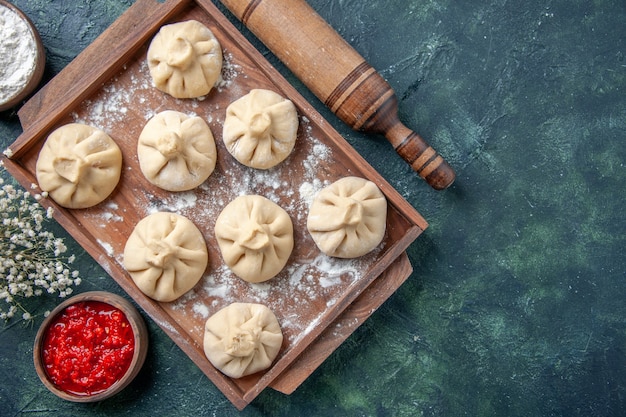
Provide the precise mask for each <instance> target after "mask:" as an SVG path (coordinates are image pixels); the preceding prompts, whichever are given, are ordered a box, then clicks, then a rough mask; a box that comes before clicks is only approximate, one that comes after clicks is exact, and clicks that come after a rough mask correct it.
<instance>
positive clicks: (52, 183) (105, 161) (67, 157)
mask: <svg viewBox="0 0 626 417" xmlns="http://www.w3.org/2000/svg"><path fill="white" fill-rule="evenodd" d="M35 171H36V175H37V181H38V182H39V188H41V190H42V191H47V192H48V195H49V196H50V197H51V198H52V199H53V200H54V201H56V202H57V203H58V204H60V205H61V206H63V207H67V208H71V209H81V208H87V207H91V206H95V205H96V204H98V203H100V202H102V201H103V200H104V199H106V198H107V197H108V196H109V195H110V194H111V193H112V192H113V190H114V189H115V187H116V186H117V183H118V182H119V180H120V175H121V173H122V151H121V150H120V148H119V147H118V146H117V144H116V143H115V142H114V141H113V139H111V137H110V136H109V135H107V134H106V133H105V132H103V131H102V130H100V129H97V128H95V127H92V126H88V125H84V124H79V123H70V124H67V125H64V126H61V127H59V128H58V129H56V130H55V131H53V132H52V133H51V134H50V135H49V136H48V138H47V139H46V142H45V143H44V145H43V148H42V149H41V151H40V152H39V157H38V158H37V165H36V168H35Z"/></svg>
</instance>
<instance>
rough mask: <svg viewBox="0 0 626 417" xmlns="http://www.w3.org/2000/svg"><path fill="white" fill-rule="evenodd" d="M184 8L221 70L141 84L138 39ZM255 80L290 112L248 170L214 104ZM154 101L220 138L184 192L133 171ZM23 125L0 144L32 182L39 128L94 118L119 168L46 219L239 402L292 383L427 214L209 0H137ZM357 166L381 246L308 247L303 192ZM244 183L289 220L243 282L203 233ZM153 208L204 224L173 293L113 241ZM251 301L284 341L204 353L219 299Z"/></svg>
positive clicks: (395, 260)
mask: <svg viewBox="0 0 626 417" xmlns="http://www.w3.org/2000/svg"><path fill="white" fill-rule="evenodd" d="M189 19H196V20H198V21H200V22H202V23H204V24H205V25H206V26H207V27H209V28H210V29H211V30H212V31H213V33H214V34H215V36H216V37H217V38H218V40H219V41H220V44H221V46H222V49H223V52H224V57H225V62H224V68H223V71H222V81H221V82H220V83H219V85H218V86H217V87H216V88H215V89H214V90H213V91H212V92H211V93H210V94H209V95H208V96H206V97H204V98H202V99H198V100H195V99H194V100H178V99H174V98H172V97H170V96H168V95H166V94H164V93H162V92H160V91H158V90H156V89H155V88H154V87H153V86H152V83H151V78H150V75H149V71H148V68H147V64H146V51H147V47H148V45H149V42H150V39H151V38H152V36H154V34H155V33H156V32H157V31H158V30H159V29H160V27H161V26H162V25H164V24H167V23H172V22H177V21H184V20H189ZM253 88H266V89H271V90H274V91H276V92H278V93H280V94H281V95H283V96H284V97H287V98H289V99H291V100H292V101H293V102H294V104H295V105H296V108H297V110H298V113H299V116H300V127H299V131H298V139H297V142H296V147H295V149H294V151H293V152H292V154H291V155H290V156H289V158H288V159H287V160H285V161H284V162H283V163H281V164H280V165H279V166H277V167H275V168H273V169H271V170H267V171H259V170H254V169H251V168H248V167H244V166H242V165H240V164H239V163H238V162H236V161H235V160H234V158H232V157H231V156H230V154H229V153H228V152H227V150H226V149H225V147H224V145H223V142H222V122H223V120H224V117H225V112H226V107H227V106H228V104H230V103H231V102H232V101H234V100H236V99H237V98H239V97H241V96H243V95H245V94H246V93H247V92H248V91H249V90H251V89H253ZM163 110H177V111H181V112H184V113H187V114H194V115H198V116H200V117H202V118H204V119H205V120H206V121H207V122H208V124H209V126H210V127H211V129H212V131H213V134H214V136H215V140H216V145H217V149H218V163H217V167H216V170H215V172H214V173H213V174H212V175H211V177H209V179H208V180H207V181H206V182H205V183H204V184H202V185H201V186H200V187H198V188H197V189H195V190H192V191H189V192H183V193H170V192H166V191H163V190H161V189H158V188H156V187H154V186H152V185H151V184H150V183H149V182H148V181H146V180H145V178H144V177H143V175H142V173H141V171H140V169H139V164H138V160H137V155H136V146H137V138H138V136H139V134H140V132H141V130H142V129H143V127H144V126H145V124H146V122H147V121H148V120H149V119H150V117H152V116H153V115H155V114H157V113H158V112H160V111H163ZM19 116H20V120H21V122H22V125H23V127H24V133H23V134H22V135H20V137H19V138H18V139H17V140H16V141H15V143H14V144H13V145H12V146H11V148H10V149H11V152H12V155H11V158H10V159H8V160H6V161H5V164H6V166H7V169H8V170H9V171H10V172H11V174H12V175H13V176H14V177H15V178H16V179H17V180H18V181H19V182H20V183H21V184H22V185H23V186H24V187H25V188H26V189H30V188H31V187H30V186H31V184H34V183H36V177H35V164H36V160H37V156H38V152H39V150H40V149H41V146H42V145H43V142H44V141H45V139H46V137H47V135H48V134H49V133H50V132H51V131H52V130H54V129H55V128H57V127H59V126H61V125H63V124H65V123H68V122H82V123H86V124H90V125H93V126H96V127H99V128H101V129H103V130H105V131H106V132H107V133H108V134H109V135H111V137H112V138H113V139H114V140H115V141H116V142H117V143H118V145H119V146H120V148H121V150H122V154H123V158H124V165H123V172H122V178H121V180H120V183H119V185H118V187H117V188H116V190H115V191H114V192H113V194H112V195H111V196H110V197H109V198H108V199H107V200H106V201H104V202H103V203H101V204H99V205H97V206H95V207H92V208H89V209H84V210H68V209H64V208H62V207H60V206H58V205H56V204H55V203H54V202H53V201H51V200H49V199H44V200H43V201H42V204H43V205H44V206H52V207H53V208H54V209H55V210H54V211H55V218H56V219H57V221H58V222H59V223H60V224H61V225H62V226H63V227H64V228H65V229H66V230H67V231H68V232H69V233H70V234H71V235H72V236H73V237H74V238H75V239H76V240H77V241H78V242H79V243H80V244H81V245H82V246H83V247H84V248H85V250H87V251H88V252H89V253H90V254H91V255H92V256H93V257H94V258H95V259H96V260H97V261H98V262H99V263H100V265H102V267H103V268H104V269H105V270H106V271H107V272H108V273H109V274H110V275H111V276H112V277H113V278H114V279H115V280H116V282H118V283H119V284H120V286H121V287H122V288H123V289H124V290H125V291H126V292H127V293H128V294H129V296H130V297H132V298H133V299H134V300H135V301H136V302H137V304H139V305H140V306H141V307H142V308H143V309H144V310H145V311H146V313H147V314H148V315H149V316H150V317H151V318H152V319H153V320H154V321H155V322H156V323H157V324H158V325H159V326H160V327H161V328H162V329H163V330H164V331H165V332H166V333H167V334H168V335H169V336H170V337H171V338H172V339H173V340H174V341H175V342H176V343H177V345H178V346H179V347H180V348H181V349H182V350H183V351H184V352H185V353H186V354H187V355H188V356H189V357H190V358H191V359H192V360H193V361H194V362H195V363H196V364H197V365H198V367H199V368H200V369H201V370H202V371H203V372H204V373H205V374H206V375H207V376H208V377H209V379H211V381H213V383H214V384H215V385H216V386H217V387H218V388H219V389H220V390H221V391H222V392H223V393H224V395H225V396H226V397H227V398H228V399H229V400H230V401H231V402H232V403H233V404H234V405H235V406H236V407H237V408H239V409H243V408H244V407H245V406H246V405H247V404H248V403H250V401H252V400H253V399H254V398H255V397H256V396H257V395H258V394H259V393H260V392H261V391H262V390H263V389H264V388H266V387H268V386H272V387H274V388H276V389H277V390H279V391H282V392H285V393H290V392H292V391H293V390H295V389H296V387H297V386H298V385H300V384H301V383H302V381H304V379H305V378H306V377H307V376H308V375H310V373H312V372H313V371H314V369H315V368H316V367H317V366H318V365H319V364H320V363H321V362H322V361H323V360H324V359H325V358H326V357H327V356H328V355H330V353H331V352H332V351H333V350H334V349H335V348H336V347H337V346H339V345H340V344H341V342H342V341H343V340H345V338H347V337H348V335H350V334H351V333H352V331H354V329H355V328H356V327H358V325H359V324H361V323H362V322H363V321H364V320H365V319H366V318H367V317H368V316H369V315H370V314H371V313H372V312H373V311H374V310H375V309H376V308H377V307H378V306H380V304H382V302H384V300H386V299H387V298H388V297H389V296H390V295H391V293H393V291H395V290H396V289H397V288H398V287H399V286H400V285H401V283H402V282H403V281H404V280H405V279H406V278H407V277H408V276H409V274H410V273H411V266H410V264H409V262H408V259H407V257H406V254H405V250H406V248H407V247H408V246H409V245H410V244H411V242H413V241H414V240H415V239H416V238H417V237H418V236H419V235H420V234H421V233H422V231H423V230H424V229H425V228H426V227H427V223H426V221H425V220H424V219H423V218H422V216H420V214H419V213H418V212H417V211H416V210H415V209H414V208H413V207H412V206H411V205H410V204H409V203H408V202H406V200H404V199H403V198H402V197H401V196H400V195H399V194H398V193H397V192H396V191H395V190H394V189H393V187H391V186H390V185H389V184H388V183H387V182H386V181H385V180H384V179H383V178H382V177H381V176H380V175H379V174H378V173H377V172H376V171H375V170H374V169H373V168H372V167H371V166H370V165H369V164H367V162H366V161H365V160H363V158H361V157H360V156H359V155H358V154H357V153H356V151H354V149H353V148H352V147H351V146H350V145H349V144H348V143H347V142H346V141H345V140H344V139H343V138H342V137H341V136H340V135H339V134H338V133H337V132H336V131H335V130H334V129H333V128H332V127H331V126H330V125H329V124H328V123H327V122H326V121H325V120H324V119H323V118H322V117H321V116H320V115H319V113H317V112H316V111H315V109H314V108H313V107H312V106H311V105H310V104H309V103H307V102H306V100H304V99H303V98H302V96H300V95H299V94H298V93H297V91H296V90H295V89H294V88H293V87H292V86H291V85H290V84H289V83H288V82H287V81H286V80H285V79H284V78H283V77H282V76H281V75H280V74H279V73H278V72H277V71H276V70H275V69H274V68H273V67H272V66H271V65H270V64H269V63H268V62H267V61H266V60H265V58H264V57H263V56H262V55H261V54H260V53H259V52H258V51H257V50H256V49H255V48H254V47H253V46H252V45H250V44H249V42H247V40H246V39H245V38H244V37H243V36H242V35H241V33H239V31H237V29H236V28H235V27H233V26H232V25H231V24H230V22H229V21H228V19H226V18H225V17H224V16H223V15H222V14H221V12H219V10H218V9H217V8H216V7H215V6H214V5H213V4H212V3H211V2H210V1H209V0H197V1H189V0H187V1H185V0H169V1H166V2H165V3H158V2H156V1H154V0H138V1H137V2H136V3H135V4H134V5H133V6H131V7H130V8H129V9H128V11H127V12H126V13H124V14H123V15H122V16H121V17H120V18H119V19H118V20H117V21H115V22H114V23H113V25H112V26H111V27H110V28H109V29H107V30H106V31H105V32H104V33H103V34H102V35H101V36H100V37H98V38H97V39H96V40H95V41H94V43H93V44H92V45H90V46H89V47H88V48H87V49H85V51H83V52H82V53H81V54H80V55H79V56H78V57H77V58H76V59H75V60H74V61H72V63H70V64H69V65H68V66H67V67H66V68H65V69H64V70H63V71H62V72H61V73H60V74H59V75H58V76H57V77H55V78H54V79H53V80H52V81H51V82H50V83H49V84H48V85H47V86H46V87H44V88H43V89H42V90H41V91H40V92H39V93H38V94H37V95H35V96H34V97H33V98H32V99H31V100H30V101H29V102H28V103H26V105H25V106H24V107H22V109H21V110H20V112H19ZM347 175H356V176H361V177H364V178H368V179H370V180H371V181H373V182H375V183H376V184H377V185H378V186H379V188H380V189H381V190H382V192H383V193H384V194H385V196H386V198H387V201H388V203H389V210H388V216H387V233H386V235H385V238H384V240H383V242H382V243H381V245H380V246H379V247H378V248H377V249H375V250H374V251H373V252H372V253H370V254H368V255H366V256H364V257H362V258H359V259H357V260H339V259H334V258H330V257H327V256H325V255H323V254H321V253H320V252H319V250H318V249H317V247H316V246H315V244H314V243H313V241H312V239H311V238H310V236H309V235H308V232H307V231H306V216H307V213H308V204H309V202H310V199H311V197H312V196H313V194H314V193H315V192H316V191H318V190H319V189H320V188H322V187H323V186H325V185H327V184H330V183H331V182H333V181H335V180H337V179H339V178H342V177H345V176H347ZM242 194H260V195H264V196H266V197H268V198H270V199H271V200H273V201H274V202H276V203H277V204H279V205H280V206H281V207H283V208H284V209H285V210H286V211H287V213H288V214H289V215H290V217H291V218H292V221H293V223H294V239H295V248H294V251H293V253H292V256H291V258H290V260H289V262H288V264H287V266H286V267H285V269H284V270H283V271H282V272H281V273H280V274H279V275H278V276H277V277H275V278H273V279H272V280H270V281H268V282H266V283H263V284H248V283H246V282H244V281H242V280H240V279H238V278H236V277H235V276H234V275H233V274H232V273H231V272H230V271H229V270H228V268H227V267H226V266H225V265H224V263H223V261H222V259H221V256H220V253H219V249H218V246H217V243H216V241H215V238H214V234H213V227H214V224H215V223H214V222H215V219H216V217H217V215H218V214H219V213H220V211H221V210H222V208H223V207H224V206H225V205H226V204H228V203H229V202H230V201H231V200H232V199H234V198H235V197H237V196H238V195H242ZM155 211H172V212H177V213H179V214H181V215H184V216H186V217H188V218H189V219H190V220H192V221H193V222H194V223H195V224H196V226H198V228H199V229H200V230H201V231H202V232H203V235H204V237H205V240H206V242H207V246H208V249H209V267H208V268H207V271H206V273H205V275H204V276H203V278H202V279H201V281H200V282H199V283H198V285H196V287H195V288H194V289H193V290H191V291H190V292H189V293H187V294H186V295H185V296H183V297H182V298H181V299H179V300H176V301H174V302H171V303H160V302H156V301H154V300H151V299H149V298H147V297H146V296H145V295H144V294H143V293H142V292H141V291H140V290H139V289H138V288H137V287H136V286H135V284H134V283H133V282H132V279H131V278H130V277H129V275H128V274H127V273H126V271H125V270H124V268H123V249H124V245H125V243H126V240H127V238H128V236H129V235H130V234H131V232H132V230H133V228H134V226H135V225H136V224H137V223H138V222H139V221H140V220H141V219H142V218H144V217H145V216H147V215H148V214H150V213H152V212H155ZM235 301H238V302H259V303H263V304H266V305H267V306H268V307H270V308H271V309H272V310H273V311H274V313H275V314H276V316H277V318H278V320H279V322H280V323H281V327H282V330H283V334H284V336H285V337H284V342H283V346H282V348H281V351H280V353H279V356H278V358H277V359H276V360H275V362H274V364H273V365H272V367H270V368H269V369H267V370H266V371H263V372H259V373H257V374H254V375H250V376H247V377H244V378H239V379H232V378H228V377H226V376H224V375H223V374H222V373H220V372H219V371H218V370H216V369H215V368H214V367H213V366H212V365H211V364H210V362H209V361H208V360H207V359H206V357H205V356H204V352H203V347H202V340H203V329H204V322H205V321H206V319H207V318H208V317H209V316H210V315H211V314H213V313H214V312H216V311H217V310H219V309H220V308H222V307H225V306H226V305H228V304H230V303H231V302H235Z"/></svg>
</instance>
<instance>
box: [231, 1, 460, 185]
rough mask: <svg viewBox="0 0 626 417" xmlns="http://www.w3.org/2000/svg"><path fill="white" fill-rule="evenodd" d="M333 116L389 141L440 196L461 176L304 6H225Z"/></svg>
mask: <svg viewBox="0 0 626 417" xmlns="http://www.w3.org/2000/svg"><path fill="white" fill-rule="evenodd" d="M221 2H222V3H223V4H224V5H225V6H226V7H227V8H228V9H229V10H230V11H231V12H232V13H233V14H234V15H235V16H236V17H237V18H238V19H240V20H241V21H242V23H243V24H244V25H245V26H246V27H248V28H249V29H250V30H251V31H252V33H254V34H255V35H256V36H257V37H258V38H259V39H260V40H261V41H262V42H263V43H264V44H265V45H266V46H267V47H268V48H269V49H270V50H271V51H272V52H273V53H274V54H275V55H276V56H277V57H278V58H279V59H280V60H281V61H282V62H283V63H284V64H285V65H286V66H287V67H288V68H289V69H290V70H291V71H292V72H293V73H294V74H295V75H296V76H297V77H298V78H299V79H300V80H301V81H302V82H303V83H304V84H305V85H306V86H307V87H308V88H309V89H310V90H311V91H312V92H313V93H314V94H315V95H316V96H317V97H318V98H319V99H320V100H321V101H322V102H323V103H324V104H325V105H326V106H328V107H329V108H330V109H331V110H332V112H333V113H335V114H336V115H337V116H338V117H339V118H340V119H341V120H343V121H344V122H345V123H347V124H348V125H349V126H351V127H352V128H353V129H355V130H359V131H364V132H368V133H379V134H382V135H384V136H385V137H386V138H387V139H388V140H389V142H391V144H392V145H393V147H394V149H395V150H396V152H398V154H399V155H400V156H402V158H403V159H404V160H405V161H406V162H408V163H409V164H410V165H411V167H412V168H413V169H414V170H415V171H416V172H417V173H418V174H419V175H420V177H422V178H424V179H425V180H426V182H428V184H430V185H431V186H432V187H433V188H435V189H437V190H442V189H445V188H447V187H448V186H450V184H452V182H453V181H454V178H455V174H454V171H453V170H452V168H451V167H450V166H449V165H448V163H447V162H446V161H445V160H444V159H443V158H442V157H441V156H440V155H439V154H437V152H436V151H435V150H434V149H433V148H432V147H431V146H429V145H428V144H427V143H426V142H425V141H424V140H423V139H422V138H421V137H420V136H419V135H418V134H417V133H415V132H413V131H412V130H410V129H409V128H407V127H406V126H404V125H403V124H402V122H400V120H399V119H398V100H397V98H396V95H395V93H394V91H393V90H392V88H391V86H390V85H389V84H388V83H387V82H386V81H385V80H384V79H383V78H382V76H381V75H380V74H378V72H376V70H375V69H374V68H372V67H371V66H370V65H369V64H368V63H367V62H365V59H364V58H363V57H362V56H361V55H360V54H359V53H358V52H356V51H355V50H354V49H353V48H352V47H351V46H350V45H349V44H348V43H347V42H346V41H345V40H344V39H343V38H342V37H341V36H340V35H339V34H338V33H337V32H336V31H335V30H334V29H333V28H332V27H331V26H330V25H329V24H328V23H326V21H325V20H324V19H322V17H321V16H320V15H319V14H317V13H316V12H315V11H314V10H313V9H312V8H311V7H310V6H309V5H308V4H307V3H306V1H304V0H221Z"/></svg>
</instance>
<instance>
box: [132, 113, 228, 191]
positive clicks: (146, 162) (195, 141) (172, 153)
mask: <svg viewBox="0 0 626 417" xmlns="http://www.w3.org/2000/svg"><path fill="white" fill-rule="evenodd" d="M137 157H138V158H139V167H140V168H141V172H143V174H144V176H145V177H146V179H147V180H148V181H150V182H151V183H152V184H154V185H156V186H157V187H160V188H163V189H164V190H167V191H186V190H190V189H192V188H195V187H197V186H198V185H200V184H202V183H203V182H204V181H205V180H206V179H207V178H208V177H209V175H211V173H212V172H213V170H214V169H215V163H216V161H217V150H216V148H215V140H214V138H213V133H212V132H211V129H210V128H209V126H208V125H207V124H206V122H205V121H204V120H203V119H201V118H200V117H197V116H194V117H191V116H187V115H186V114H184V113H180V112H177V111H172V110H166V111H163V112H161V113H158V114H157V115H156V116H154V117H153V118H152V119H150V121H148V123H146V125H145V126H144V128H143V131H142V132H141V134H140V135H139V140H138V142H137Z"/></svg>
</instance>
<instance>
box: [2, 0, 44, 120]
mask: <svg viewBox="0 0 626 417" xmlns="http://www.w3.org/2000/svg"><path fill="white" fill-rule="evenodd" d="M0 57H2V60H1V62H0V111H5V110H9V109H11V108H13V107H15V106H17V105H18V104H20V103H21V102H22V101H23V100H24V99H25V98H26V97H27V96H28V95H29V94H30V93H32V92H33V90H34V89H35V88H36V87H37V85H39V82H40V81H41V78H42V76H43V71H44V67H45V64H46V57H45V52H44V48H43V45H42V43H41V38H40V37H39V33H38V32H37V29H35V26H34V25H33V24H32V22H31V21H30V19H29V18H28V17H27V16H26V15H25V14H24V13H23V12H22V11H21V10H20V9H18V8H17V7H15V6H14V5H12V4H10V3H8V2H6V1H4V0H0Z"/></svg>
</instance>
